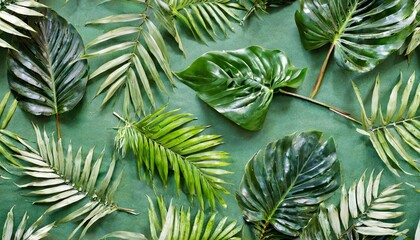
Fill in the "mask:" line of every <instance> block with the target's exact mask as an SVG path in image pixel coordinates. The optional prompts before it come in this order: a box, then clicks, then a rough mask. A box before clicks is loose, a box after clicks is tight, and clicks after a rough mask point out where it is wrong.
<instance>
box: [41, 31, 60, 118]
mask: <svg viewBox="0 0 420 240" xmlns="http://www.w3.org/2000/svg"><path fill="white" fill-rule="evenodd" d="M41 32H42V36H43V38H44V42H45V45H46V46H45V51H44V52H45V54H46V55H47V59H48V73H49V75H50V80H51V91H52V95H53V101H54V113H55V114H58V102H57V100H58V99H57V89H56V83H55V82H56V78H55V75H54V70H53V67H52V64H51V63H52V62H53V59H51V52H50V42H49V41H48V36H47V35H46V33H45V31H43V29H41Z"/></svg>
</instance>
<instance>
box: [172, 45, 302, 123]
mask: <svg viewBox="0 0 420 240" xmlns="http://www.w3.org/2000/svg"><path fill="white" fill-rule="evenodd" d="M305 74H306V69H298V68H296V67H295V66H293V65H292V64H291V63H290V61H289V59H288V58H287V57H286V55H285V54H284V53H283V52H281V51H280V50H265V49H263V48H261V47H258V46H251V47H248V48H245V49H239V50H235V51H222V52H219V51H216V52H209V53H206V54H204V55H203V56H201V57H199V58H198V59H196V60H195V61H194V62H193V63H192V64H191V66H189V67H188V68H187V69H186V70H184V71H182V72H179V73H176V75H177V77H178V78H179V79H180V80H181V81H182V82H183V83H185V84H186V85H188V86H189V87H191V88H192V89H194V90H195V91H196V92H197V94H198V96H199V97H200V98H201V99H202V100H203V101H204V102H206V103H207V104H209V105H210V106H211V107H212V108H214V109H215V110H216V111H218V112H219V113H221V114H223V115H224V116H225V117H227V118H229V119H230V120H232V121H234V122H235V123H236V124H238V125H239V126H241V127H243V128H245V129H248V130H258V129H260V128H261V127H262V125H263V123H264V120H265V117H266V115H267V111H268V108H269V106H270V103H271V100H272V98H273V95H274V92H275V91H279V90H280V89H282V88H286V87H288V88H297V87H299V86H300V85H301V83H302V82H303V80H304V78H305Z"/></svg>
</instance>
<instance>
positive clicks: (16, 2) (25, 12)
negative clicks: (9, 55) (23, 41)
mask: <svg viewBox="0 0 420 240" xmlns="http://www.w3.org/2000/svg"><path fill="white" fill-rule="evenodd" d="M46 7H47V6H45V5H43V4H41V3H38V2H37V1H34V0H0V33H1V32H4V33H7V34H10V35H13V36H17V37H23V38H28V39H29V38H30V37H31V36H30V34H28V33H27V31H29V32H32V33H35V29H33V28H32V27H31V26H29V25H28V24H27V23H26V22H25V21H24V18H25V17H30V16H35V17H42V16H43V14H42V13H41V12H39V11H38V9H37V8H46ZM0 47H2V48H9V49H13V50H16V49H15V46H14V44H12V43H10V42H7V40H6V39H4V38H1V37H0Z"/></svg>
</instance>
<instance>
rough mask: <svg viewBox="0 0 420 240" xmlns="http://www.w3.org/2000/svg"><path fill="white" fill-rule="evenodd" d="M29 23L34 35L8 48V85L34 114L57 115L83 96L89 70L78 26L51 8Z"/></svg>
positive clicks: (25, 107)
mask: <svg viewBox="0 0 420 240" xmlns="http://www.w3.org/2000/svg"><path fill="white" fill-rule="evenodd" d="M45 16H46V17H45V18H42V19H41V18H40V19H36V20H34V21H31V22H30V25H31V26H32V27H33V28H34V29H35V30H37V32H38V33H37V34H36V33H33V34H31V35H30V36H31V39H27V40H26V39H23V40H22V39H19V40H17V41H15V42H14V44H15V46H16V48H17V49H18V50H19V52H16V51H11V52H9V61H8V66H9V85H10V88H11V90H12V92H13V93H14V94H15V96H16V98H17V99H18V101H19V105H20V106H21V107H22V108H23V109H24V110H25V111H28V112H30V113H32V114H35V115H47V116H49V115H54V114H60V113H63V112H66V111H69V110H71V109H73V108H74V107H75V106H76V104H77V103H78V102H79V101H80V100H81V99H82V97H83V95H84V92H85V88H86V83H87V74H88V65H87V61H86V60H77V59H78V58H79V57H80V56H81V55H82V54H83V51H84V47H83V42H82V38H81V37H80V35H79V34H78V33H77V31H76V29H75V28H74V27H73V26H72V25H70V24H68V23H67V21H66V20H65V19H63V18H62V17H60V16H59V15H57V13H55V12H54V11H52V10H47V12H46V14H45Z"/></svg>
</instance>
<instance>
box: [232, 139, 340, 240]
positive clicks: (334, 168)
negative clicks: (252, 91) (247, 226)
mask: <svg viewBox="0 0 420 240" xmlns="http://www.w3.org/2000/svg"><path fill="white" fill-rule="evenodd" d="M321 137H322V133H320V132H304V133H297V134H294V135H290V136H287V137H285V138H283V139H280V140H278V141H275V142H272V143H270V144H269V145H268V146H267V147H266V148H265V149H263V150H261V151H259V152H258V153H257V154H256V155H255V156H254V157H253V158H252V159H251V160H250V161H249V162H248V163H247V165H246V167H245V175H244V177H243V179H242V181H241V184H240V190H239V193H237V194H236V199H237V201H238V204H239V207H240V208H241V209H242V212H243V214H244V215H245V219H246V221H247V222H250V223H252V224H253V225H254V230H255V233H256V237H257V239H268V238H267V237H268V235H269V234H270V235H272V234H274V233H273V231H277V232H279V233H281V234H283V235H288V236H298V235H299V232H300V231H301V229H302V228H303V227H305V226H306V224H307V223H308V221H309V220H310V219H311V217H312V216H313V214H315V213H316V212H317V211H318V206H319V204H320V203H321V202H323V201H325V200H326V199H327V198H329V197H330V196H331V194H332V193H333V192H334V191H335V190H336V189H337V188H338V187H339V185H340V165H339V162H338V160H337V155H336V152H335V144H334V140H333V139H329V140H327V141H321Z"/></svg>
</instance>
